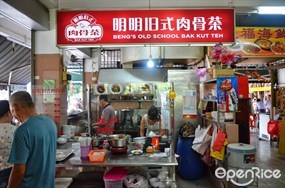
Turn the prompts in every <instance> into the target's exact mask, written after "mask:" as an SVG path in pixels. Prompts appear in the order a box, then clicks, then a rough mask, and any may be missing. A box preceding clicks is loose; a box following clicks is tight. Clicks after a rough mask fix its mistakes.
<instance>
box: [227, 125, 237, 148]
mask: <svg viewBox="0 0 285 188" xmlns="http://www.w3.org/2000/svg"><path fill="white" fill-rule="evenodd" d="M226 134H227V138H228V142H229V144H231V143H239V131H238V124H226Z"/></svg>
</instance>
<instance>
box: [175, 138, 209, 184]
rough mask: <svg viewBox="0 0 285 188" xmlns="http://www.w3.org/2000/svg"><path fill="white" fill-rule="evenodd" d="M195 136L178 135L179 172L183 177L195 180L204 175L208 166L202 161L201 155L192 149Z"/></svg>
mask: <svg viewBox="0 0 285 188" xmlns="http://www.w3.org/2000/svg"><path fill="white" fill-rule="evenodd" d="M194 138H195V137H186V138H185V137H178V141H177V154H178V155H179V156H180V157H179V159H178V174H179V176H180V177H181V178H183V179H187V180H194V179H199V178H201V177H203V175H204V174H205V170H206V166H205V165H204V163H203V162H202V161H201V158H200V155H199V154H198V153H196V152H195V151H194V150H193V149H192V145H193V141H194Z"/></svg>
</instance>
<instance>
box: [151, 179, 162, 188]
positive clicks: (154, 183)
mask: <svg viewBox="0 0 285 188" xmlns="http://www.w3.org/2000/svg"><path fill="white" fill-rule="evenodd" d="M149 183H150V185H151V186H152V187H159V186H160V179H159V178H150V179H149Z"/></svg>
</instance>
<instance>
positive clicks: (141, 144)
mask: <svg viewBox="0 0 285 188" xmlns="http://www.w3.org/2000/svg"><path fill="white" fill-rule="evenodd" d="M145 142H146V137H135V138H134V143H135V145H136V149H140V150H143V148H144V144H145Z"/></svg>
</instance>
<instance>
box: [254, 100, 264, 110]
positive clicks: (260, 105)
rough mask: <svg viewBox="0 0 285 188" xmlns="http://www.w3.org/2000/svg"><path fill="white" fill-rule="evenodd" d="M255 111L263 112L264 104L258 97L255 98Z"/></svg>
mask: <svg viewBox="0 0 285 188" xmlns="http://www.w3.org/2000/svg"><path fill="white" fill-rule="evenodd" d="M255 112H256V113H264V112H265V105H264V103H263V101H262V100H260V99H257V104H256V107H255Z"/></svg>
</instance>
